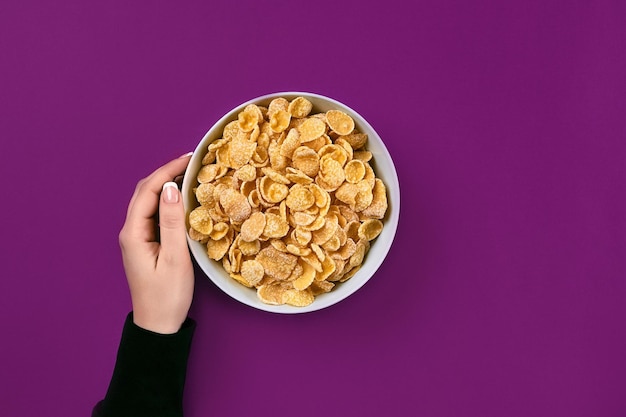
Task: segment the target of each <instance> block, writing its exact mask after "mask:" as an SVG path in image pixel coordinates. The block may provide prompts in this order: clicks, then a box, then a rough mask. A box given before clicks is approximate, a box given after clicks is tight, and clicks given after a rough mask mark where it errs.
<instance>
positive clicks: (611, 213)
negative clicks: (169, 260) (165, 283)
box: [0, 0, 626, 417]
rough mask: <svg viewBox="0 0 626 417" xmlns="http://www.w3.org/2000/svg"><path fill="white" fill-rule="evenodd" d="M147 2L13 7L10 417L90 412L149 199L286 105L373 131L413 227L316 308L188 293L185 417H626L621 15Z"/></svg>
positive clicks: (582, 8) (5, 100)
mask: <svg viewBox="0 0 626 417" xmlns="http://www.w3.org/2000/svg"><path fill="white" fill-rule="evenodd" d="M129 3H132V4H129ZM158 3H159V4H157V3H155V2H117V1H115V2H97V3H96V2H77V1H67V2H27V1H23V2H16V1H14V2H11V1H3V2H2V3H1V4H0V135H1V138H2V139H1V152H0V155H1V159H2V163H1V164H0V173H1V174H2V178H3V179H4V180H5V182H4V185H3V191H2V218H3V223H4V224H3V227H2V236H3V243H2V251H0V257H1V261H2V265H3V273H2V280H0V313H1V314H0V317H1V318H0V320H1V322H0V324H1V328H2V334H3V336H2V342H1V343H0V355H1V356H0V357H1V358H2V378H1V382H0V384H2V385H3V386H2V387H1V389H0V407H1V409H2V412H1V414H2V415H5V416H43V415H52V416H57V415H64V416H85V415H89V413H90V410H91V407H92V406H93V405H94V404H95V403H96V402H97V401H98V400H99V399H101V398H102V396H103V395H104V393H105V390H106V387H107V384H108V382H109V378H110V376H111V371H112V369H113V364H114V360H115V353H116V349H117V343H118V341H119V336H120V332H121V327H122V323H123V320H124V317H125V315H126V313H127V312H128V310H129V309H130V301H129V295H128V290H127V286H126V282H125V278H124V275H123V270H122V265H121V259H120V255H119V248H118V244H117V234H118V231H119V229H120V227H121V225H122V222H123V219H124V215H125V210H126V205H127V203H128V200H129V198H130V195H131V194H132V190H133V188H134V186H135V183H136V181H137V180H139V179H140V178H141V177H143V176H146V175H147V174H148V173H150V172H151V171H152V170H153V169H155V168H156V167H157V166H159V165H160V164H161V163H163V162H165V161H167V160H169V159H171V158H173V157H176V156H178V155H179V154H182V153H184V152H187V151H188V150H192V149H193V148H194V147H195V145H196V143H197V142H198V141H199V140H200V138H201V137H202V135H203V134H204V133H205V132H206V131H207V130H208V128H209V127H210V126H211V125H212V124H213V123H214V122H215V121H216V120H217V119H218V118H219V117H220V116H221V115H222V114H224V113H225V112H226V111H228V110H229V109H230V108H232V107H234V106H235V105H237V104H239V103H241V102H243V101H245V100H248V99H250V98H253V97H256V96H259V95H261V94H265V93H270V92H274V91H284V90H304V91H312V92H317V93H320V94H324V95H328V96H331V97H333V98H336V99H338V100H340V101H343V102H344V103H346V104H347V105H349V106H351V107H353V108H354V109H355V110H357V111H359V112H360V113H361V114H362V115H363V116H364V117H366V118H367V119H368V120H369V121H370V123H371V124H372V125H373V126H374V128H375V129H376V130H377V131H378V132H379V133H380V135H381V136H382V137H383V140H385V142H386V144H387V147H388V148H389V151H390V152H391V154H392V155H393V157H394V158H395V162H396V167H397V170H398V175H399V177H400V183H401V187H402V193H403V194H402V195H403V202H402V204H403V206H402V214H401V219H400V228H399V232H398V235H397V238H396V242H395V244H394V247H393V248H392V250H391V252H390V255H389V257H388V259H387V260H386V262H385V263H384V264H383V266H382V268H381V269H380V271H379V272H378V274H377V275H376V276H375V277H374V278H373V279H372V280H371V281H370V282H369V283H367V285H365V287H363V289H362V290H360V291H359V292H358V293H356V294H355V295H353V296H352V297H350V298H349V299H348V300H346V301H344V302H342V303H340V304H338V305H336V306H334V307H331V308H329V309H326V310H322V311H319V312H315V313H312V314H306V315H298V316H278V315H273V314H269V313H264V312H260V311H256V310H253V309H251V308H249V307H246V306H244V305H242V304H239V303H238V302H236V301H234V300H231V299H229V298H228V297H227V296H226V295H225V294H223V293H221V292H220V291H219V290H218V289H217V288H216V287H215V286H214V285H213V284H212V283H210V282H209V280H208V279H207V278H206V277H204V276H202V275H201V274H198V276H197V285H196V296H195V301H194V305H193V307H192V311H191V315H192V316H193V317H194V318H196V320H197V321H198V329H197V333H196V337H195V340H194V345H193V348H192V353H191V358H190V363H189V375H188V379H187V389H186V394H185V407H186V415H187V416H188V417H195V416H209V415H212V416H249V415H255V416H269V415H290V414H292V413H293V414H295V415H298V416H319V415H330V416H332V415H359V416H381V415H392V416H408V415H415V416H417V415H419V416H482V417H488V416H509V417H514V416H535V417H538V416H551V417H553V416H568V417H577V416H623V415H626V396H624V392H626V376H625V373H626V356H625V355H624V352H625V351H626V336H625V329H626V326H625V325H626V323H625V322H626V307H625V301H626V285H625V280H626V261H625V260H626V244H625V242H626V238H625V237H626V215H625V213H626V169H625V167H626V117H625V116H626V76H625V74H626V53H625V51H626V41H625V40H626V31H625V29H624V28H625V27H626V8H625V7H624V4H623V2H619V1H595V2H591V1H589V2H565V1H562V2H545V1H524V2H508V3H507V2H505V3H506V4H504V3H503V2H497V1H485V2H461V1H430V2H412V1H404V2H401V1H385V2H378V3H377V4H376V5H375V6H372V5H369V6H364V5H365V4H369V3H367V2H366V3H363V2H357V1H350V2H335V1H326V0H324V1H317V2H310V3H302V4H298V3H297V2H275V4H274V5H273V6H270V5H268V4H267V3H266V2H252V1H242V2H239V3H237V4H238V5H235V3H231V2H226V1H213V2H176V4H175V2H158Z"/></svg>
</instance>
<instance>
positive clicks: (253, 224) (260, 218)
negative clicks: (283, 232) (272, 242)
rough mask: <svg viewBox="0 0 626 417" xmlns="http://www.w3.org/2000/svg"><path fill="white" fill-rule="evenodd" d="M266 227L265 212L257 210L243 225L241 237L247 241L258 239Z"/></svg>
mask: <svg viewBox="0 0 626 417" xmlns="http://www.w3.org/2000/svg"><path fill="white" fill-rule="evenodd" d="M263 229H265V214H263V213H262V212H259V211H257V212H256V213H252V214H251V215H250V217H248V219H247V220H246V221H244V222H243V224H242V225H241V232H240V233H241V239H242V240H244V241H246V242H252V241H255V240H257V239H258V238H259V237H260V236H261V234H262V233H263Z"/></svg>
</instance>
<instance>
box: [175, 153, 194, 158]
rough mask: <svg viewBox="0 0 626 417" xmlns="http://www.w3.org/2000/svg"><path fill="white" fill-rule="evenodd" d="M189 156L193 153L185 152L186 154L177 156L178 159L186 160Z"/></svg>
mask: <svg viewBox="0 0 626 417" xmlns="http://www.w3.org/2000/svg"><path fill="white" fill-rule="evenodd" d="M191 155H193V152H187V153H186V154H184V155H181V156H179V157H178V159H180V158H186V157H188V156H191Z"/></svg>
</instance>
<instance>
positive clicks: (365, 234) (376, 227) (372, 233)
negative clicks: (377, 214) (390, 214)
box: [358, 219, 383, 240]
mask: <svg viewBox="0 0 626 417" xmlns="http://www.w3.org/2000/svg"><path fill="white" fill-rule="evenodd" d="M382 231H383V222H381V221H380V220H378V219H368V220H365V221H364V222H363V223H361V226H360V227H359V231H358V235H359V238H360V239H365V240H374V239H376V238H377V237H378V235H379V234H380V232H382Z"/></svg>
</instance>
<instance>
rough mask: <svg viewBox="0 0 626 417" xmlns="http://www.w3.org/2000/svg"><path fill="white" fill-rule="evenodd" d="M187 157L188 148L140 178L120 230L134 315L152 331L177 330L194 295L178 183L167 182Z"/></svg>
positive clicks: (143, 325) (171, 331)
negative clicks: (184, 152)
mask: <svg viewBox="0 0 626 417" xmlns="http://www.w3.org/2000/svg"><path fill="white" fill-rule="evenodd" d="M189 159H190V154H187V155H183V156H181V157H180V158H178V159H175V160H173V161H170V162H168V163H167V164H165V165H163V166H162V167H161V168H159V169H157V170H156V171H154V172H153V173H152V174H151V175H150V176H148V177H146V178H144V179H143V180H141V181H139V183H138V184H137V187H136V188H135V193H134V194H133V197H132V198H131V200H130V203H129V205H128V212H127V214H126V222H125V223H124V226H123V227H122V230H121V231H120V234H119V241H120V247H121V249H122V259H123V262H124V270H125V271H126V278H127V280H128V286H129V288H130V295H131V299H132V303H133V321H134V323H135V324H136V325H137V326H139V327H142V328H144V329H146V330H150V331H153V332H156V333H163V334H171V333H176V332H177V331H178V330H179V329H180V327H181V325H182V324H183V322H184V321H185V319H186V318H187V313H188V312H189V308H190V307H191V300H192V298H193V287H194V274H193V265H192V263H191V255H190V254H189V249H188V247H187V239H186V230H185V229H186V226H185V212H184V210H183V203H182V198H181V195H180V192H179V191H178V187H177V186H176V184H175V183H173V182H171V181H172V180H173V179H174V178H175V177H176V176H178V175H181V174H182V173H183V172H184V171H185V168H186V167H187V164H188V163H189ZM157 219H158V223H157ZM157 228H158V233H157ZM157 236H158V237H157Z"/></svg>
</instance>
